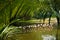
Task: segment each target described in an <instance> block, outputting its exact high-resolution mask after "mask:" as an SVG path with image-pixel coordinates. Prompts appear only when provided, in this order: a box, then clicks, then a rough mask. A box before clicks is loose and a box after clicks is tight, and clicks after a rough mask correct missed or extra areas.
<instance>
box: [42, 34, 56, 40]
mask: <svg viewBox="0 0 60 40" xmlns="http://www.w3.org/2000/svg"><path fill="white" fill-rule="evenodd" d="M42 38H43V40H56V37H55V36H52V35H42Z"/></svg>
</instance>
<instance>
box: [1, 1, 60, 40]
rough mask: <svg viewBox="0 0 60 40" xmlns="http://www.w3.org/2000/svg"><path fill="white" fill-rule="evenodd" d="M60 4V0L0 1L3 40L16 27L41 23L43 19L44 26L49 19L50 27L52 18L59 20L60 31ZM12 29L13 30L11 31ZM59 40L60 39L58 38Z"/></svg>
mask: <svg viewBox="0 0 60 40" xmlns="http://www.w3.org/2000/svg"><path fill="white" fill-rule="evenodd" d="M59 2H60V0H0V38H1V40H4V39H3V38H4V36H6V34H7V33H8V32H9V31H10V30H11V31H13V29H14V28H15V27H16V26H17V27H18V26H21V25H22V26H23V25H25V24H26V25H27V23H28V24H33V23H41V20H42V19H43V24H44V23H45V20H46V18H49V25H50V20H51V17H54V18H56V19H57V23H58V27H57V29H58V28H59V29H60V3H59ZM33 20H39V21H33ZM10 27H11V28H12V29H10ZM22 28H23V27H22ZM6 30H7V32H6ZM57 34H58V35H60V34H59V31H57ZM57 34H56V35H57ZM58 35H57V36H58ZM57 40H59V39H58V38H57Z"/></svg>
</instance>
